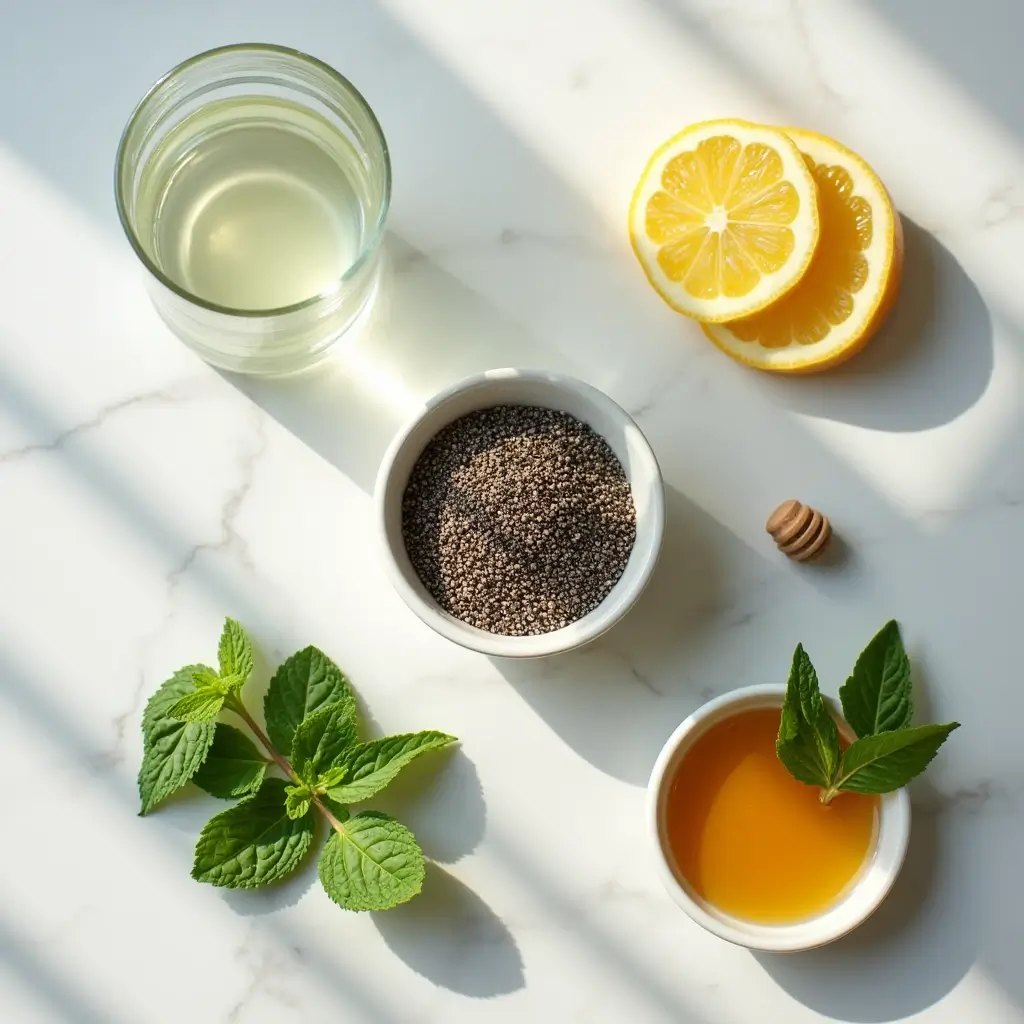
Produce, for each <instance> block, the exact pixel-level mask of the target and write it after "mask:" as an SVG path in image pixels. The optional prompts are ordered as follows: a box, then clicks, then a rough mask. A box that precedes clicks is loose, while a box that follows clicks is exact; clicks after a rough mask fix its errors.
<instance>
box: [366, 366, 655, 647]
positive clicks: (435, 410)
mask: <svg viewBox="0 0 1024 1024" xmlns="http://www.w3.org/2000/svg"><path fill="white" fill-rule="evenodd" d="M495 405H537V406H542V407H544V408H548V409H558V410H560V411H562V412H567V413H569V414H570V415H572V416H575V417H576V418H577V419H579V420H581V421H582V422H584V423H586V424H588V425H589V426H590V427H591V428H592V429H593V430H594V431H595V432H596V433H598V434H600V435H601V436H602V437H603V438H604V439H605V440H606V441H607V442H608V444H609V445H610V446H611V449H612V451H613V452H614V453H615V455H616V457H617V458H618V459H619V461H620V462H621V463H622V468H623V469H624V470H625V473H626V478H627V479H628V480H629V486H630V490H631V491H632V494H633V503H634V504H635V505H636V543H635V544H634V545H633V551H632V553H631V554H630V556H629V561H628V562H627V564H626V568H625V570H624V572H623V573H622V576H621V577H620V578H619V580H618V582H617V583H616V584H615V586H614V587H613V588H612V590H611V592H610V593H609V594H608V596H607V597H605V599H604V600H603V601H602V602H601V603H600V604H599V605H598V606H597V607H596V608H595V609H594V610H593V611H591V612H590V613H588V614H587V615H585V616H584V617H583V618H582V619H578V620H577V621H576V622H573V623H570V624H569V625H568V626H565V627H564V628H562V629H556V630H553V631H552V632H550V633H542V634H540V635H538V636H501V635H499V634H496V633H488V632H486V631H485V630H482V629H477V628H476V627H475V626H470V625H468V624H467V623H465V622H462V621H461V620H459V619H457V618H455V617H454V616H452V615H449V614H448V613H447V612H445V611H444V610H442V608H441V607H440V606H439V605H438V603H437V602H436V601H435V600H434V598H433V597H432V596H431V595H430V593H429V592H428V591H427V589H426V587H424V586H423V584H422V583H421V582H420V579H419V577H418V576H417V575H416V570H415V569H414V568H413V567H412V563H411V562H410V561H409V556H408V554H407V553H406V550H405V544H404V542H403V541H402V495H403V494H404V493H405V487H406V484H407V483H408V481H409V474H410V473H411V472H412V468H413V466H414V465H415V464H416V460H417V459H418V458H419V457H420V454H421V453H422V451H423V449H424V448H425V447H426V445H427V443H428V442H429V441H430V440H431V438H433V437H434V435H435V434H436V433H437V432H438V431H439V430H440V429H441V428H442V427H444V426H446V425H447V424H449V423H451V422H452V421H453V420H456V419H458V418H459V417H460V416H465V415H467V414H468V413H470V412H473V411H474V410H476V409H484V408H489V407H492V406H495ZM374 502H375V505H376V516H377V526H378V531H379V533H380V540H381V546H382V549H383V555H384V562H385V567H386V569H387V572H388V575H389V577H390V579H391V582H392V584H393V585H394V587H395V589H396V590H397V591H398V593H399V595H400V596H401V597H402V600H404V601H405V603H406V604H407V605H408V606H409V607H410V608H411V609H412V610H413V611H414V612H415V613H416V614H417V615H418V616H419V617H420V618H421V619H422V620H423V621H424V622H425V623H426V624H427V625H428V626H430V627H431V628H432V629H434V630H436V631H437V632H438V633H440V634H441V635H442V636H444V637H447V638H448V639H449V640H453V641H454V642H455V643H457V644H461V645H462V646H463V647H468V648H470V649H471V650H474V651H480V652H481V653H482V654H489V655H491V656H493V657H499V658H539V657H545V656H547V655H552V654H560V653H562V652H563V651H568V650H571V649H572V648H574V647H579V646H581V645H582V644H585V643H589V642H590V641H591V640H593V639H594V638H595V637H597V636H600V634H601V633H603V632H604V631H605V630H607V629H609V628H610V627H611V626H613V625H614V624H615V623H616V622H617V621H618V620H619V619H621V618H622V616H623V615H625V614H626V612H627V611H628V610H629V608H630V607H631V606H632V604H633V603H634V602H635V601H636V599H637V598H638V597H639V596H640V594H641V593H642V591H643V589H644V587H645V586H647V582H648V580H649V579H650V578H651V573H652V572H653V571H654V564H655V562H656V561H657V558H658V551H659V549H660V547H661V538H662V534H663V532H664V527H665V492H664V485H663V483H662V479H661V470H660V469H659V468H658V461H657V459H656V458H655V457H654V452H653V451H651V446H650V445H649V444H648V443H647V439H646V438H645V437H644V435H643V434H642V433H641V431H640V428H639V427H638V426H637V425H636V424H635V423H634V422H633V420H632V419H631V418H630V416H629V414H628V413H627V412H626V411H625V410H624V409H623V408H621V406H619V405H617V404H616V403H615V402H613V401H612V400H611V399H610V398H609V397H608V396H607V395H605V394H604V393H602V392H601V391H598V390H597V389H596V388H593V387H591V386H590V385H589V384H585V383H583V381H580V380H576V379H575V378H573V377H566V376H563V375H560V374H557V373H549V372H547V371H544V370H517V369H504V370H489V371H488V372H487V373H484V374H481V375H479V376H477V377H470V378H468V379H466V380H463V381H460V382H459V383H458V384H455V385H453V386H452V387H450V388H448V389H447V390H445V391H442V392H441V393H440V394H437V395H435V396H434V397H433V398H431V399H430V400H429V401H428V402H427V403H426V405H425V406H424V407H423V408H422V409H421V410H420V411H419V412H418V413H417V414H416V416H415V417H414V418H413V419H412V420H411V422H409V423H408V424H407V425H406V426H405V427H404V428H403V429H402V430H401V431H399V433H398V435H397V436H396V437H395V439H394V441H392V443H391V445H390V447H389V448H388V450H387V452H386V453H385V455H384V459H383V461H382V462H381V465H380V470H379V472H378V474H377V483H376V487H375V489H374Z"/></svg>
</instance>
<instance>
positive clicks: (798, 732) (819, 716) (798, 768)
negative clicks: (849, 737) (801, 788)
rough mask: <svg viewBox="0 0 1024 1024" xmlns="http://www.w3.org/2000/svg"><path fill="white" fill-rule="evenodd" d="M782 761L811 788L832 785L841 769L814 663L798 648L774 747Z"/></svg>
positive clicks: (834, 732) (833, 725) (836, 732)
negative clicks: (838, 769) (837, 771)
mask: <svg viewBox="0 0 1024 1024" xmlns="http://www.w3.org/2000/svg"><path fill="white" fill-rule="evenodd" d="M775 749H776V752H777V753H778V756H779V760H780V761H781V762H782V763H783V764H784V765H785V766H786V769H787V771H788V772H789V774H790V775H792V776H793V777H794V778H795V779H798V780H799V781H800V782H805V783H807V784H808V785H809V786H824V787H828V786H829V785H831V783H832V780H833V779H834V778H835V774H836V770H837V768H838V765H839V757H840V748H839V730H838V728H837V727H836V723H835V721H834V720H833V718H832V716H831V715H830V714H829V712H828V708H826V707H825V702H824V701H823V700H822V699H821V692H820V691H819V689H818V676H817V674H816V673H815V671H814V666H813V665H812V664H811V659H810V658H809V657H808V656H807V652H806V651H805V650H804V649H803V645H802V644H801V645H798V646H797V649H796V651H795V652H794V654H793V667H792V668H791V669H790V673H789V682H788V683H787V685H786V698H785V701H784V702H783V705H782V720H781V722H780V723H779V735H778V739H777V740H776V743H775Z"/></svg>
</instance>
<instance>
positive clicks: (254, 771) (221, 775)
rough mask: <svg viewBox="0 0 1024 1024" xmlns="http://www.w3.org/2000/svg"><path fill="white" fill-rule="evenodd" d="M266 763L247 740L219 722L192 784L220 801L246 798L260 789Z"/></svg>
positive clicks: (244, 736) (241, 734)
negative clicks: (208, 750)
mask: <svg viewBox="0 0 1024 1024" xmlns="http://www.w3.org/2000/svg"><path fill="white" fill-rule="evenodd" d="M267 763H268V762H267V760H266V758H264V757H263V756H262V755H261V754H260V752H259V751H258V750H257V749H256V747H255V746H254V745H253V743H252V741H251V740H250V739H249V738H248V736H246V735H245V734H244V733H242V732H239V731H238V729H235V728H234V727H233V726H230V725H225V724H224V723H223V722H221V723H219V724H218V725H217V732H216V735H215V736H214V738H213V746H212V747H210V752H209V754H207V756H206V760H205V761H204V762H203V765H202V767H201V768H200V769H199V771H198V772H196V774H195V776H194V777H193V779H192V781H193V782H194V783H195V784H196V785H197V786H198V787H199V788H200V789H205V790H206V792H207V793H209V794H210V796H216V797H220V798H221V799H222V800H229V799H230V798H232V797H238V796H247V795H248V794H249V793H255V792H256V790H257V789H259V788H260V784H261V783H262V782H263V777H264V775H266V773H267Z"/></svg>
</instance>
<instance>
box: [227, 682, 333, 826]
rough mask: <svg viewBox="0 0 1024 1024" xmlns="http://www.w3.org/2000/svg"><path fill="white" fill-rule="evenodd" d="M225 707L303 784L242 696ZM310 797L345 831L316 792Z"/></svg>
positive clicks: (233, 699)
mask: <svg viewBox="0 0 1024 1024" xmlns="http://www.w3.org/2000/svg"><path fill="white" fill-rule="evenodd" d="M224 707H225V708H226V709H227V710H228V711H233V712H234V713H235V714H236V715H238V717H239V718H240V719H241V720H242V721H243V722H245V724H246V725H247V726H249V728H250V729H251V730H252V732H253V735H254V736H255V737H256V739H258V740H259V741H260V744H261V745H262V746H263V749H264V750H265V751H266V752H267V753H268V754H269V755H270V756H271V757H272V758H273V760H274V763H275V764H276V765H277V766H278V768H280V769H281V771H283V772H284V773H285V775H287V776H288V778H289V779H291V780H292V782H294V783H295V785H296V786H301V785H302V780H301V779H300V778H299V777H298V775H297V774H296V773H295V770H294V769H293V768H292V766H291V765H290V764H289V763H288V759H287V758H286V757H284V756H283V755H282V754H279V753H278V751H277V750H276V748H275V747H274V745H273V743H271V742H270V738H269V737H268V736H267V734H266V733H265V732H264V731H263V730H262V729H261V728H260V727H259V723H258V722H257V721H256V719H255V718H253V717H252V715H250V714H249V712H248V711H247V710H246V707H245V705H244V704H243V703H242V701H241V698H240V697H238V696H236V695H232V696H230V697H228V698H227V699H226V700H225V701H224ZM310 799H311V800H312V802H313V806H314V807H315V808H316V809H317V810H318V811H319V812H320V813H321V814H322V815H323V816H324V817H325V818H326V819H327V821H328V822H329V823H330V826H331V828H333V829H334V830H335V832H343V831H344V830H345V827H344V825H342V823H341V822H340V821H339V820H338V819H337V818H336V817H335V816H334V815H333V814H332V813H331V812H330V811H329V810H328V809H327V808H326V807H325V806H324V804H323V803H322V802H321V800H320V798H319V797H318V796H317V795H316V794H315V793H311V794H310Z"/></svg>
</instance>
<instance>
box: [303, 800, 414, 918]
mask: <svg viewBox="0 0 1024 1024" xmlns="http://www.w3.org/2000/svg"><path fill="white" fill-rule="evenodd" d="M318 870H319V874H320V881H321V883H322V884H323V887H324V889H325V891H326V892H327V895H328V896H330V897H331V899H332V900H334V902H335V903H337V904H339V905H340V906H342V907H344V908H345V909H346V910H390V909H391V908H392V907H397V906H398V905H399V904H400V903H405V902H406V901H407V900H411V899H412V898H413V896H415V895H416V894H417V893H418V892H419V891H420V889H421V888H422V887H423V878H424V875H425V874H426V865H425V864H424V861H423V851H422V850H421V849H420V848H419V844H418V843H417V842H416V837H415V836H414V835H413V834H412V833H411V832H410V831H409V830H408V829H407V828H406V827H405V826H404V825H402V824H400V823H399V822H397V821H395V819H394V818H389V817H388V816H387V815H386V814H380V813H378V812H377V811H361V812H360V813H359V814H355V815H353V816H352V817H351V818H349V819H348V821H346V822H345V823H344V828H343V830H342V831H340V832H339V831H337V830H335V831H334V832H332V833H331V837H330V838H329V839H328V840H327V842H326V844H325V845H324V848H323V852H322V853H321V854H320V861H319V864H318Z"/></svg>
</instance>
